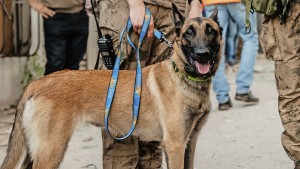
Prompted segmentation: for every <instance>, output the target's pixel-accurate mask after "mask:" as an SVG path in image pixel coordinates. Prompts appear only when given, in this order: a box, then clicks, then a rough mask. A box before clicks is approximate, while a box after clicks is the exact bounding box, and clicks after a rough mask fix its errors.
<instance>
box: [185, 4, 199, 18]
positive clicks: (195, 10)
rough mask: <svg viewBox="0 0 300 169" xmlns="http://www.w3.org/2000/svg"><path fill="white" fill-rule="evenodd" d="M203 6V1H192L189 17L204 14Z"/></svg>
mask: <svg viewBox="0 0 300 169" xmlns="http://www.w3.org/2000/svg"><path fill="white" fill-rule="evenodd" d="M201 8H202V6H201V3H200V2H199V1H198V0H193V1H192V2H191V9H190V12H189V15H188V17H189V18H197V17H201V16H202V10H201Z"/></svg>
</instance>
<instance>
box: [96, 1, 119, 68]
mask: <svg viewBox="0 0 300 169" xmlns="http://www.w3.org/2000/svg"><path fill="white" fill-rule="evenodd" d="M90 3H91V6H92V10H93V15H94V18H95V21H96V25H97V26H96V27H97V32H98V41H97V43H98V48H99V50H98V54H97V61H96V64H95V68H94V69H95V70H96V69H98V67H99V60H100V53H101V56H102V61H103V63H104V65H105V67H106V68H107V69H109V70H112V69H113V68H114V64H115V61H116V54H115V51H114V46H113V42H112V39H111V35H109V34H106V35H104V36H103V34H102V32H101V30H100V28H99V24H98V21H97V18H96V13H95V9H94V7H95V5H94V2H93V0H90Z"/></svg>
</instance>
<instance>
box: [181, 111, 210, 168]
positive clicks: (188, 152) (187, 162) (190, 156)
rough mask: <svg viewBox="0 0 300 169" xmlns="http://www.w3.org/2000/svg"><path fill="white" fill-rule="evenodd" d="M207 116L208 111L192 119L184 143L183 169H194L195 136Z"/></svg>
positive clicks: (196, 136)
mask: <svg viewBox="0 0 300 169" xmlns="http://www.w3.org/2000/svg"><path fill="white" fill-rule="evenodd" d="M207 118H208V113H203V114H200V115H199V117H198V118H197V119H198V120H197V121H194V127H193V128H191V131H190V133H189V138H190V139H189V141H188V143H187V145H186V149H185V154H184V169H194V159H195V151H196V144H197V138H198V135H199V133H200V130H201V127H202V126H203V125H204V124H205V122H206V121H207Z"/></svg>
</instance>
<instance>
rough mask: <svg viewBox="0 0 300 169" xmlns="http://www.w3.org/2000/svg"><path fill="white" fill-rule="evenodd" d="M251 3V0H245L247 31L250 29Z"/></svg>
mask: <svg viewBox="0 0 300 169" xmlns="http://www.w3.org/2000/svg"><path fill="white" fill-rule="evenodd" d="M251 3H252V0H246V18H245V19H246V32H248V31H247V30H249V33H250V31H251V25H250V11H251Z"/></svg>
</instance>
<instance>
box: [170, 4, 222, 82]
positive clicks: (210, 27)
mask: <svg viewBox="0 0 300 169" xmlns="http://www.w3.org/2000/svg"><path fill="white" fill-rule="evenodd" d="M217 15H218V10H217V8H216V9H215V11H214V12H213V14H212V15H211V16H210V18H204V17H199V18H193V19H189V20H187V22H186V23H184V21H185V18H184V17H183V16H182V15H181V13H180V12H179V10H178V9H177V7H176V5H174V4H173V16H174V22H175V28H176V33H177V37H178V39H180V40H181V43H180V44H181V50H182V51H183V53H184V55H185V60H186V63H185V67H184V69H185V71H186V73H187V74H189V75H191V76H193V77H202V78H206V77H209V76H212V75H214V74H215V72H216V69H217V66H216V65H217V63H218V62H219V60H220V57H221V55H220V50H221V49H220V47H221V40H222V29H221V27H220V25H219V23H218V21H217Z"/></svg>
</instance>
